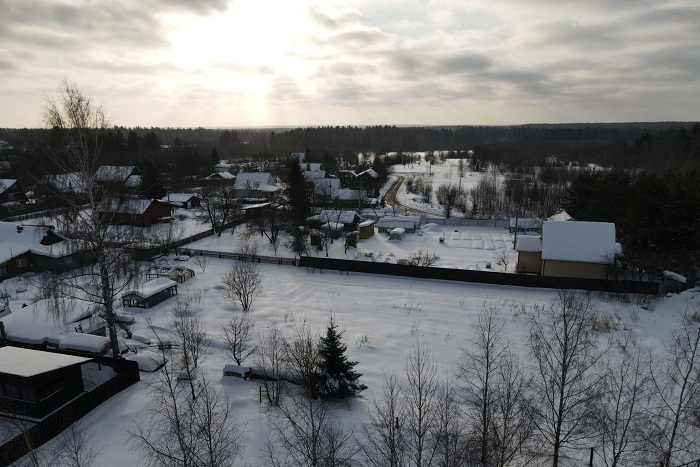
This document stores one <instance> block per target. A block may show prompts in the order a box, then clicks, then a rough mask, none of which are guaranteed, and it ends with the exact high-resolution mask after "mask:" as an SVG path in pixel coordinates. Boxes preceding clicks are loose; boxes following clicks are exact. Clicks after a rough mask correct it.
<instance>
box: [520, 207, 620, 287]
mask: <svg viewBox="0 0 700 467" xmlns="http://www.w3.org/2000/svg"><path fill="white" fill-rule="evenodd" d="M515 249H516V250H517V251H518V265H517V271H518V272H534V273H539V274H541V275H543V276H553V277H575V278H585V279H607V278H608V270H609V268H610V266H611V265H612V264H613V263H614V261H615V256H616V255H618V254H620V252H621V247H620V244H619V243H616V242H615V224H613V223H609V222H575V221H571V222H562V221H545V222H544V224H543V226H542V235H541V237H540V236H534V235H520V236H518V239H517V240H516V248H515ZM538 264H539V270H537V269H538Z"/></svg>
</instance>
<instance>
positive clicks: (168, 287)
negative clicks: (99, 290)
mask: <svg viewBox="0 0 700 467" xmlns="http://www.w3.org/2000/svg"><path fill="white" fill-rule="evenodd" d="M175 295H177V283H176V282H175V281H172V280H170V279H166V278H164V277H161V278H159V279H153V280H150V281H148V282H146V283H144V284H143V285H142V286H141V287H139V288H138V289H134V290H130V291H128V292H126V293H125V294H124V295H122V304H123V305H124V306H125V307H127V306H134V307H139V308H150V307H152V306H155V305H157V304H159V303H161V302H163V301H165V300H167V299H169V298H170V297H174V296H175Z"/></svg>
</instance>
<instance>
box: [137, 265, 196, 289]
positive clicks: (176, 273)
mask: <svg viewBox="0 0 700 467" xmlns="http://www.w3.org/2000/svg"><path fill="white" fill-rule="evenodd" d="M194 275H195V274H194V270H192V269H190V268H187V267H185V266H172V265H166V266H153V267H151V268H150V269H149V270H148V272H147V273H146V279H148V280H153V279H158V278H160V277H165V278H168V279H171V280H174V281H175V282H177V283H178V284H182V283H183V282H186V281H187V280H189V279H191V278H193V277H194Z"/></svg>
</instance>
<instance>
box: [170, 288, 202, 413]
mask: <svg viewBox="0 0 700 467" xmlns="http://www.w3.org/2000/svg"><path fill="white" fill-rule="evenodd" d="M201 301H202V293H201V291H197V290H195V291H190V292H187V293H184V294H181V295H178V296H177V297H176V298H175V304H174V305H173V318H172V320H171V323H170V328H171V333H172V335H173V337H174V340H175V344H176V346H175V349H176V350H175V353H174V357H175V360H176V362H177V364H178V370H179V374H178V378H179V379H181V380H186V381H187V382H188V383H189V386H190V392H191V395H192V399H193V400H194V399H196V398H197V388H196V387H195V381H194V380H195V379H196V378H197V374H196V373H197V366H198V365H199V363H200V362H201V361H202V360H203V359H204V357H205V356H206V355H207V353H208V351H209V344H210V342H209V339H208V338H207V332H206V330H205V329H204V325H203V323H202V319H201V318H200V317H199V316H197V315H196V312H197V311H198V307H199V305H200V303H201Z"/></svg>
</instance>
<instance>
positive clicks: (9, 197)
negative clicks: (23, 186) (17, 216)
mask: <svg viewBox="0 0 700 467" xmlns="http://www.w3.org/2000/svg"><path fill="white" fill-rule="evenodd" d="M7 200H8V201H14V200H15V194H14V193H8V194H7Z"/></svg>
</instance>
